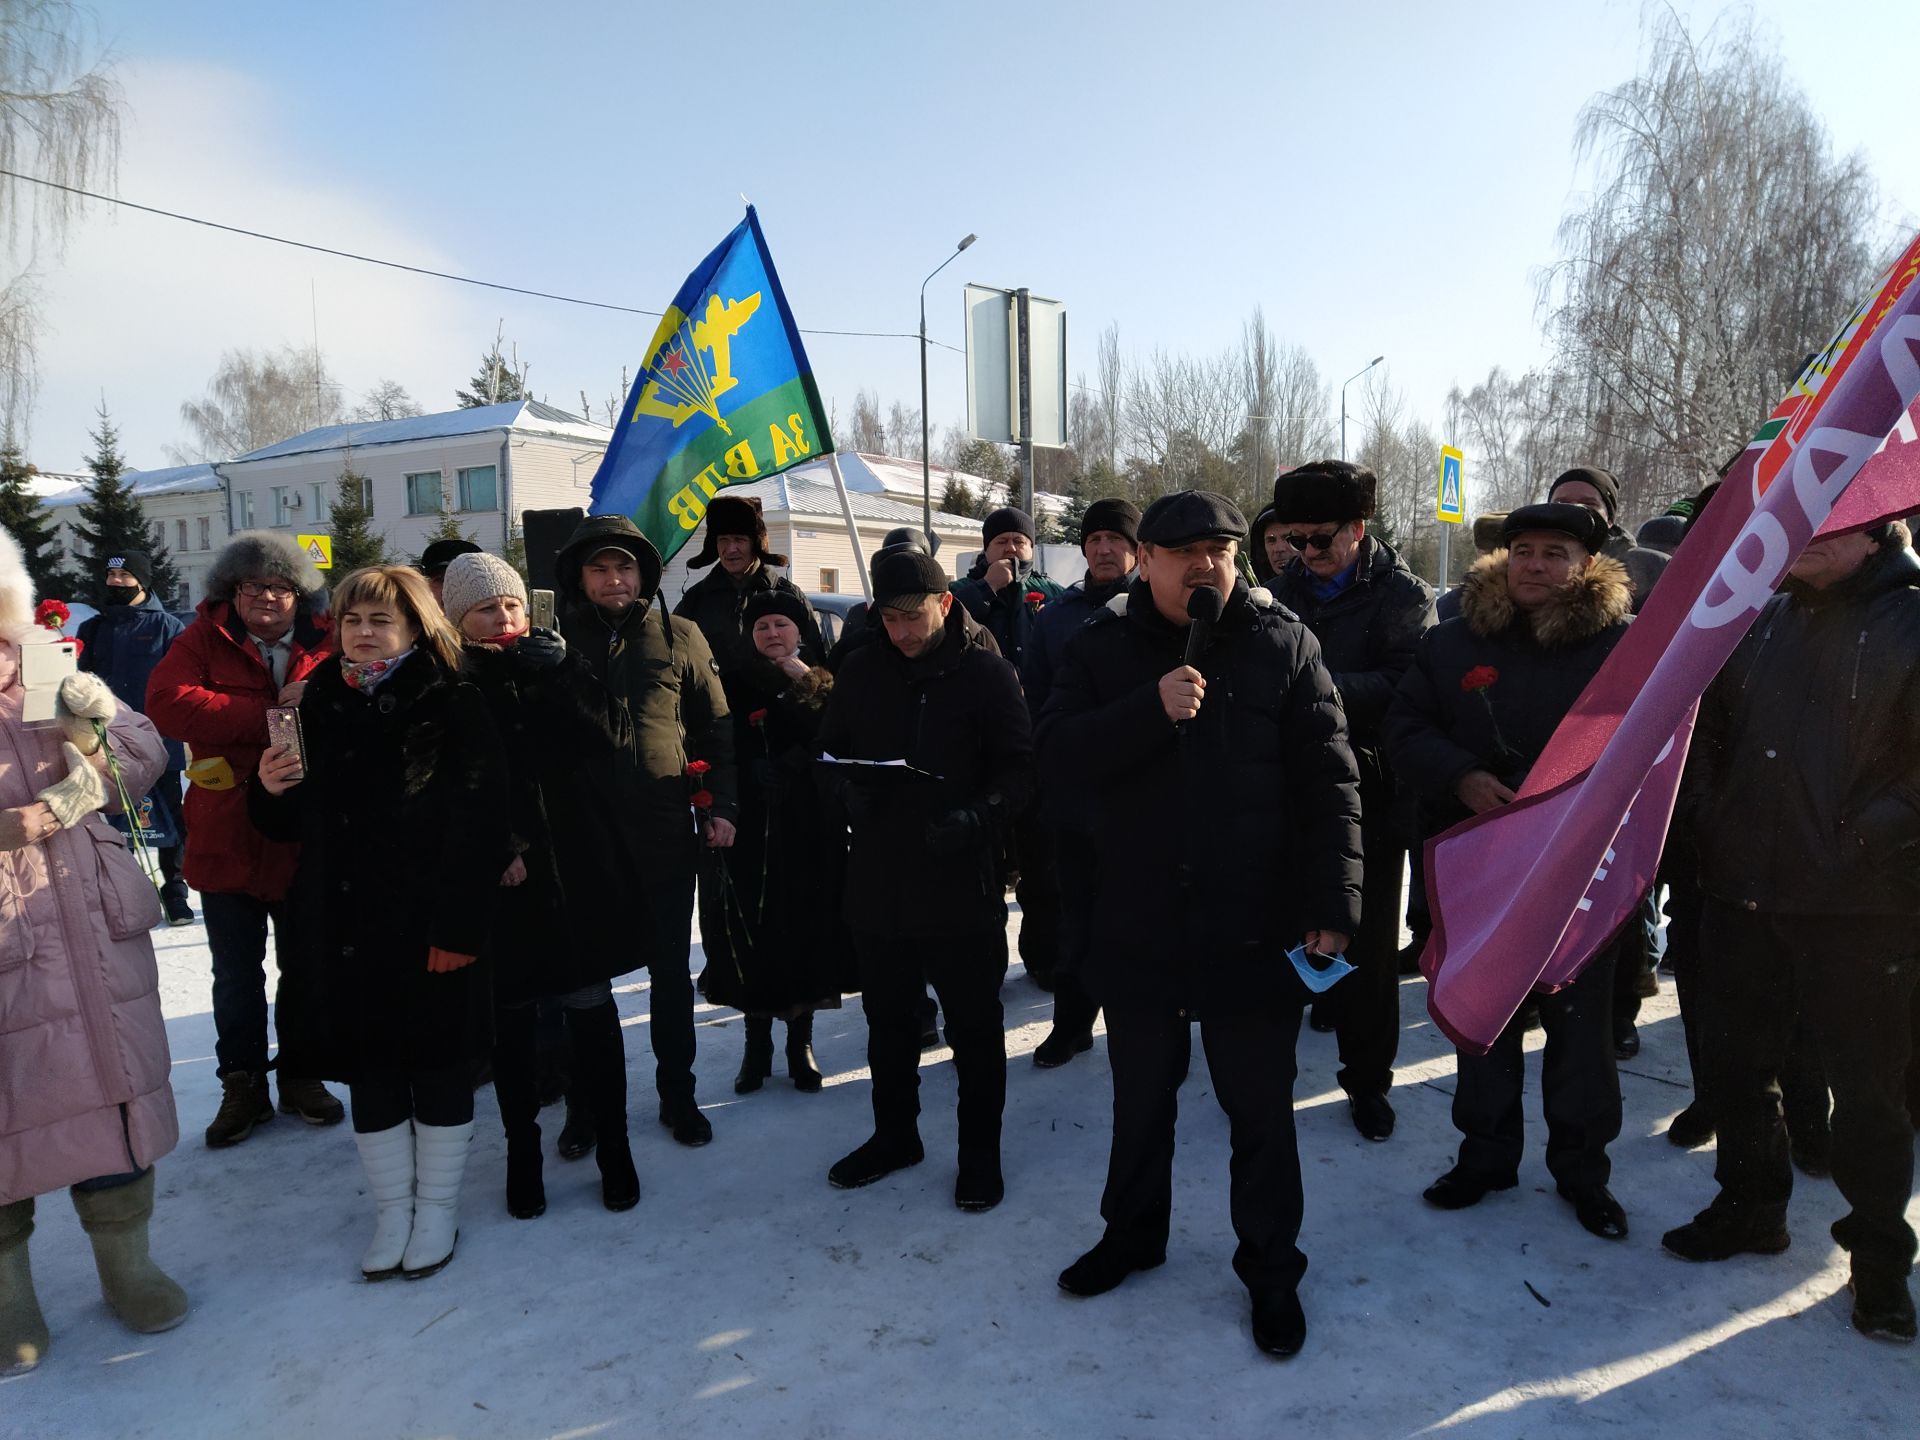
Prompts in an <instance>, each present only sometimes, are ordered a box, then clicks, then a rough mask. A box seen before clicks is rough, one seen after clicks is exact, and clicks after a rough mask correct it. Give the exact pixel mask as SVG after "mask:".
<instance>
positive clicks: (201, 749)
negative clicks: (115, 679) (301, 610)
mask: <svg viewBox="0 0 1920 1440" xmlns="http://www.w3.org/2000/svg"><path fill="white" fill-rule="evenodd" d="M332 639H333V637H332V634H331V626H330V624H329V622H328V621H326V620H324V619H315V618H313V617H310V616H307V615H300V616H297V617H296V618H295V620H294V622H293V653H292V658H291V660H290V662H289V664H288V666H287V681H288V683H292V682H293V681H295V680H304V679H306V678H307V676H308V675H309V674H311V673H312V672H313V670H314V669H315V667H317V666H318V665H319V664H320V663H321V661H323V660H326V659H328V658H330V657H331V655H332V653H333V651H332ZM277 698H278V692H276V691H275V689H274V687H273V678H272V677H271V676H270V675H268V674H267V666H266V662H265V661H263V660H262V659H261V658H260V652H259V650H258V649H256V648H255V646H254V644H253V642H252V641H251V640H249V639H248V638H247V632H246V630H245V628H244V627H242V625H241V624H240V621H239V619H238V618H237V617H236V616H235V615H234V613H233V607H232V605H231V604H229V603H228V602H227V601H224V600H219V601H215V600H203V601H201V602H200V609H199V612H198V615H197V618H196V619H195V620H194V622H193V624H191V625H189V626H188V627H187V628H186V630H185V631H184V632H183V633H182V634H181V636H180V638H179V639H178V640H175V641H174V642H173V645H172V647H171V648H170V649H169V650H168V651H167V653H166V654H165V656H163V657H162V658H161V661H160V663H159V664H158V665H156V666H155V667H154V670H153V678H152V679H151V680H149V681H148V682H147V718H148V719H149V720H151V721H153V725H154V728H155V729H156V730H158V731H159V732H160V733H161V734H162V735H164V736H166V737H167V738H168V739H169V740H182V741H185V742H186V744H187V745H188V746H190V747H191V748H192V750H193V759H194V761H195V762H196V763H197V762H199V761H202V760H211V759H215V758H219V759H224V760H225V761H226V762H227V764H228V765H229V766H230V767H231V768H232V771H233V781H234V783H233V788H232V789H229V790H209V789H207V788H206V787H205V786H202V785H198V784H195V785H190V786H189V787H188V789H187V806H186V811H187V854H186V865H185V866H184V870H185V873H186V877H187V883H188V884H189V885H191V886H193V888H194V889H196V890H200V891H212V892H214V893H216V894H219V893H232V892H235V891H238V892H241V893H244V894H247V895H252V896H254V897H256V898H258V899H261V900H279V899H281V898H282V897H283V896H285V895H286V893H287V887H288V886H289V885H290V884H291V883H292V882H293V868H294V864H295V862H296V861H297V860H298V859H299V856H300V847H299V846H297V845H282V844H276V843H274V842H272V841H269V840H267V839H265V838H263V837H262V836H261V834H260V832H259V831H257V830H255V829H254V828H253V821H252V820H250V819H248V818H247V784H248V782H249V781H250V780H251V779H252V778H253V773H254V771H255V770H257V769H258V768H259V765H260V755H261V752H263V751H264V750H265V749H266V748H267V707H268V706H270V705H272V704H273V703H274V702H275V700H276V699H277Z"/></svg>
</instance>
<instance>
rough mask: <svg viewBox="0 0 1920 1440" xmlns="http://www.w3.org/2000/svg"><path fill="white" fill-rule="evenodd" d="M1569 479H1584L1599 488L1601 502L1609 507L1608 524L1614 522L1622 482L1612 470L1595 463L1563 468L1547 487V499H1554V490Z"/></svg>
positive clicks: (1618, 506) (1618, 507)
mask: <svg viewBox="0 0 1920 1440" xmlns="http://www.w3.org/2000/svg"><path fill="white" fill-rule="evenodd" d="M1569 480H1579V481H1583V482H1584V483H1586V484H1588V485H1591V486H1592V487H1593V488H1594V489H1596V490H1598V491H1599V492H1600V503H1601V504H1603V505H1605V506H1606V507H1607V524H1609V525H1611V524H1613V517H1614V515H1615V514H1616V513H1618V511H1619V509H1620V482H1619V481H1618V480H1616V479H1614V478H1613V474H1612V472H1611V471H1607V470H1602V469H1600V468H1599V467H1597V466H1594V465H1576V466H1574V467H1573V469H1571V470H1563V471H1561V472H1560V474H1559V475H1557V476H1556V477H1554V482H1553V484H1551V485H1549V486H1548V487H1547V499H1548V500H1552V499H1553V492H1554V491H1556V490H1558V489H1559V488H1560V487H1561V486H1562V485H1564V484H1566V483H1567V482H1568V481H1569Z"/></svg>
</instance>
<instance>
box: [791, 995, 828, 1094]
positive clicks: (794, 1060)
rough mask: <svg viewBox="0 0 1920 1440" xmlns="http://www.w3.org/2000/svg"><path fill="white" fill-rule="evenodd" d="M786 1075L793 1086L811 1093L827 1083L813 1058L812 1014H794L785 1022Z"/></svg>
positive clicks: (803, 1092) (804, 1092) (803, 1091)
mask: <svg viewBox="0 0 1920 1440" xmlns="http://www.w3.org/2000/svg"><path fill="white" fill-rule="evenodd" d="M787 1075H788V1076H789V1078H791V1079H792V1081H793V1088H794V1089H796V1090H798V1091H800V1092H801V1093H802V1094H806V1095H812V1094H814V1093H815V1092H817V1091H818V1090H819V1089H820V1087H821V1086H823V1085H825V1084H826V1083H827V1079H826V1076H824V1075H822V1074H821V1073H820V1066H819V1064H818V1063H817V1062H816V1061H815V1060H814V1058H813V1016H812V1014H811V1013H809V1014H806V1015H800V1016H796V1017H795V1018H794V1019H792V1020H789V1021H788V1022H787Z"/></svg>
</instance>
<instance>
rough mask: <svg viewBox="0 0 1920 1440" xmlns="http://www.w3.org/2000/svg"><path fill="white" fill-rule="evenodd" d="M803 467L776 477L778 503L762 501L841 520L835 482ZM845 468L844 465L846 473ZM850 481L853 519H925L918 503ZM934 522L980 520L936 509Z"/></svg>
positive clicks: (955, 524) (975, 522) (905, 521)
mask: <svg viewBox="0 0 1920 1440" xmlns="http://www.w3.org/2000/svg"><path fill="white" fill-rule="evenodd" d="M803 468H804V467H796V468H795V469H792V470H789V471H787V472H786V473H785V474H784V475H780V476H778V477H776V479H775V483H776V484H777V485H778V486H779V488H780V492H781V493H780V495H779V497H778V503H774V501H773V497H764V496H763V497H762V503H764V504H766V508H767V509H768V510H785V511H786V512H787V513H788V514H790V515H820V516H826V517H829V518H831V519H834V520H838V519H840V518H841V517H840V497H839V495H838V494H836V493H835V492H834V488H833V481H832V480H831V479H815V478H814V477H813V476H811V475H807V474H802V473H801V471H802V469H803ZM824 468H825V467H822V470H823V471H824ZM845 469H846V467H845V466H844V465H843V466H842V467H841V470H842V473H843V474H844V472H845ZM847 481H848V483H847V503H848V504H849V505H850V506H852V507H853V518H854V519H856V520H883V521H886V522H887V523H889V524H892V525H914V526H917V525H919V523H920V521H921V519H922V518H923V517H922V515H921V512H920V507H919V506H918V505H908V504H906V503H904V502H903V501H900V500H896V499H893V498H891V497H890V496H885V495H874V494H870V493H868V492H866V491H862V490H856V489H854V488H853V483H852V477H850V476H849V477H847ZM729 488H738V487H729ZM933 523H934V524H935V525H936V526H939V525H950V526H953V527H954V528H956V529H966V528H969V527H971V526H977V525H978V524H979V523H980V522H979V521H978V520H974V519H972V518H970V517H969V516H966V515H949V514H948V513H947V512H946V511H944V510H935V511H934V512H933Z"/></svg>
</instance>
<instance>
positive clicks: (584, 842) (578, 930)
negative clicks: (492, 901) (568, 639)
mask: <svg viewBox="0 0 1920 1440" xmlns="http://www.w3.org/2000/svg"><path fill="white" fill-rule="evenodd" d="M542 633H543V634H544V633H545V632H542ZM409 663H411V662H409ZM462 666H463V668H462V673H463V675H464V676H465V678H466V680H467V682H468V683H469V684H470V685H472V686H473V687H474V688H475V689H476V690H478V691H479V692H480V695H481V698H482V699H484V700H485V701H486V703H487V710H488V713H489V714H490V715H492V717H493V723H494V728H495V730H496V731H498V733H499V735H500V741H501V744H502V745H503V746H504V747H505V750H506V756H507V772H508V776H509V782H508V792H507V793H508V796H509V799H508V816H509V819H510V820H511V822H512V826H513V845H514V850H515V852H516V853H517V854H518V855H519V857H520V860H521V862H522V863H523V864H524V865H525V866H526V870H527V878H526V879H525V880H524V881H523V882H522V883H520V884H519V885H515V886H510V887H503V888H502V890H501V893H500V896H499V901H498V905H499V920H498V928H497V932H496V936H497V944H496V945H495V947H494V992H495V994H496V996H497V997H498V999H499V1000H500V1002H501V1003H502V1004H506V1005H513V1004H520V1003H524V1002H525V1001H528V1000H532V999H535V998H536V997H539V996H542V995H564V994H567V993H568V992H570V991H574V990H578V989H580V988H582V987H583V986H586V985H591V984H593V983H594V982H595V981H597V980H611V979H612V978H613V977H614V976H616V975H622V974H625V973H626V972H627V971H629V970H632V969H634V968H635V967H636V966H637V965H639V964H641V963H642V962H643V961H644V960H645V958H646V957H645V956H643V955H637V954H635V953H634V948H633V917H632V915H631V914H630V913H629V912H628V910H627V909H626V907H624V906H622V905H618V904H616V903H614V901H615V897H617V896H620V895H622V894H624V893H625V890H626V887H627V886H628V885H630V884H631V883H632V878H633V875H634V874H635V872H636V870H637V869H638V858H637V857H636V856H634V855H633V854H631V853H630V852H629V850H628V848H627V846H626V844H625V842H626V840H627V839H628V837H627V836H626V833H625V831H624V830H623V828H622V825H621V817H620V811H619V803H618V799H617V796H618V795H619V778H620V776H619V772H620V766H621V764H622V763H623V760H624V757H625V756H626V755H627V754H628V753H629V752H630V750H631V748H632V745H633V725H632V723H631V722H630V721H629V720H628V719H627V710H626V706H624V705H622V704H620V703H619V702H618V701H617V700H615V699H614V698H613V697H612V696H611V695H609V694H608V693H607V689H606V687H605V686H604V685H602V684H601V683H600V682H599V681H598V680H597V679H595V678H594V674H593V671H592V669H591V668H590V667H589V666H588V665H587V662H586V661H584V660H582V659H581V658H580V657H579V656H577V655H572V654H568V655H564V656H562V657H561V660H560V663H559V664H557V665H534V664H530V663H528V661H527V659H526V652H524V651H523V650H521V649H520V647H518V646H500V645H481V644H474V643H472V642H469V643H468V645H467V646H466V649H465V651H464V653H463V656H462Z"/></svg>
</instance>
